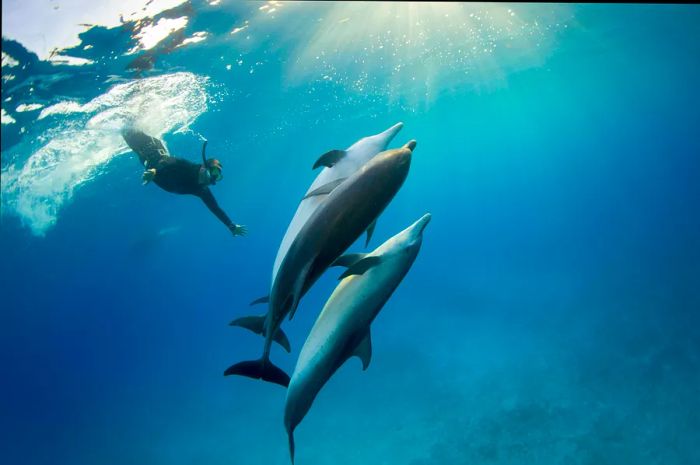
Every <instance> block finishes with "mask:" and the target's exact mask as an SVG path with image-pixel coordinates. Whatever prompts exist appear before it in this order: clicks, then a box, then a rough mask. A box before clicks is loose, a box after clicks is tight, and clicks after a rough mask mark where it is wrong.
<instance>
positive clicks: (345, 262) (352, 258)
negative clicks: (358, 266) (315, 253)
mask: <svg viewBox="0 0 700 465" xmlns="http://www.w3.org/2000/svg"><path fill="white" fill-rule="evenodd" d="M366 255H367V254H366V253H348V254H345V255H341V256H340V257H338V258H336V260H335V261H334V262H333V263H331V266H344V267H346V268H349V267H350V266H352V265H353V264H355V263H357V262H359V261H360V260H362V259H363V258H365V256H366Z"/></svg>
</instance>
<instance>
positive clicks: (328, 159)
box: [313, 150, 347, 169]
mask: <svg viewBox="0 0 700 465" xmlns="http://www.w3.org/2000/svg"><path fill="white" fill-rule="evenodd" d="M345 155H347V152H346V151H345V150H330V151H328V152H326V153H324V154H323V155H321V156H320V157H318V160H316V163H314V167H313V169H316V168H318V167H319V166H326V167H328V168H332V167H333V165H335V164H336V163H338V161H340V160H341V159H342V158H343V157H345Z"/></svg>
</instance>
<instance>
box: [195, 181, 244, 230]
mask: <svg viewBox="0 0 700 465" xmlns="http://www.w3.org/2000/svg"><path fill="white" fill-rule="evenodd" d="M199 197H200V198H201V199H202V200H203V201H204V204H205V205H206V206H207V207H208V208H209V210H211V212H212V213H213V214H214V215H216V217H217V218H219V220H220V221H221V222H222V223H224V224H225V225H226V227H227V228H228V229H229V230H230V231H231V233H233V235H234V236H245V235H246V233H247V229H246V227H245V226H242V225H238V224H236V223H234V222H233V221H231V218H229V217H228V215H227V214H226V212H225V211H223V210H222V209H221V207H220V206H219V204H218V203H217V201H216V199H215V198H214V194H212V193H211V190H210V189H209V188H208V187H205V188H204V189H202V192H201V193H200V194H199Z"/></svg>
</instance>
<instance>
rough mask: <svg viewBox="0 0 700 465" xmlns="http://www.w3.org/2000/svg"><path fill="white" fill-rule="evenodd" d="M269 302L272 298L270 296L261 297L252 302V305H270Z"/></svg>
mask: <svg viewBox="0 0 700 465" xmlns="http://www.w3.org/2000/svg"><path fill="white" fill-rule="evenodd" d="M269 301H270V296H269V295H265V296H262V297H260V298H259V299H255V300H254V301H252V302H251V303H250V305H257V304H266V303H268V302H269Z"/></svg>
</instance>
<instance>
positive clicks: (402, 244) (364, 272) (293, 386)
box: [284, 213, 431, 463]
mask: <svg viewBox="0 0 700 465" xmlns="http://www.w3.org/2000/svg"><path fill="white" fill-rule="evenodd" d="M430 218H431V216H430V213H426V214H425V215H423V217H422V218H420V219H419V220H418V221H416V222H415V223H413V224H412V225H411V226H409V227H408V228H406V229H404V230H403V231H401V232H400V233H398V234H397V235H395V236H394V237H392V238H391V239H389V240H388V241H386V242H385V243H383V244H382V245H380V246H379V247H378V248H377V249H375V250H374V251H372V252H370V253H367V254H348V255H344V256H342V257H340V258H339V259H338V260H337V261H336V263H335V264H337V265H343V266H347V267H348V268H347V270H345V272H344V273H343V274H342V275H341V276H340V278H339V279H341V281H340V283H339V284H338V286H337V287H336V288H335V290H334V291H333V294H331V296H330V298H329V299H328V301H327V302H326V305H325V306H324V307H323V310H322V311H321V313H320V315H319V316H318V319H317V320H316V322H315V323H314V326H313V328H311V332H310V333H309V336H308V337H307V338H306V342H304V346H303V347H302V349H301V352H300V354H299V359H298V360H297V364H296V367H295V368H294V372H293V374H292V379H291V381H290V383H289V388H288V389H287V400H286V403H285V408H284V426H285V428H286V429H287V435H288V436H289V454H290V457H291V459H292V463H294V429H295V428H296V427H297V426H298V425H299V423H300V422H301V420H302V419H303V418H304V416H306V413H307V412H308V411H309V408H311V404H312V403H313V401H314V399H315V398H316V395H317V394H318V393H319V391H320V390H321V388H323V386H324V385H325V384H326V382H327V381H328V380H329V379H330V377H331V376H333V374H334V373H335V372H336V370H337V369H338V368H340V366H341V365H343V364H344V363H345V361H346V360H348V359H349V358H350V357H352V356H357V357H359V358H360V360H362V369H363V370H366V369H367V367H368V366H369V362H370V358H371V356H372V343H371V340H370V325H371V324H372V322H373V321H374V318H375V317H376V316H377V314H378V313H379V311H380V310H381V309H382V307H383V306H384V304H385V303H386V302H387V300H389V297H391V294H392V293H393V292H394V291H395V290H396V288H397V287H398V285H399V284H400V283H401V280H402V279H403V278H404V276H406V273H407V272H408V270H409V269H410V268H411V265H413V262H414V261H415V259H416V257H417V256H418V251H419V250H420V246H421V242H422V241H423V230H424V229H425V227H426V225H427V224H428V223H429V222H430Z"/></svg>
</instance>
